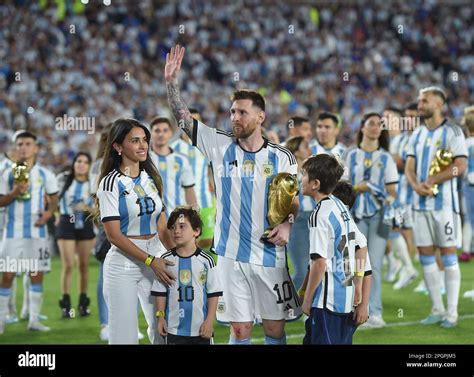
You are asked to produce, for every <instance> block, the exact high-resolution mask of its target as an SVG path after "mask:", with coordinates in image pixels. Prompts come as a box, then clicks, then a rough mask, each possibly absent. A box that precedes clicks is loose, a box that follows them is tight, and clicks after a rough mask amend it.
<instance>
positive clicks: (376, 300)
mask: <svg viewBox="0 0 474 377" xmlns="http://www.w3.org/2000/svg"><path fill="white" fill-rule="evenodd" d="M381 220H382V214H381V213H380V212H378V213H377V214H376V215H375V216H373V217H371V218H367V219H361V220H357V221H356V224H357V227H358V228H359V230H360V231H361V233H362V234H363V235H364V236H365V237H366V238H367V247H368V249H369V258H370V264H371V266H372V286H371V289H370V300H369V314H370V315H378V316H381V315H382V266H383V257H384V255H385V246H386V245H387V235H383V234H382V233H383V231H385V230H387V227H386V225H381Z"/></svg>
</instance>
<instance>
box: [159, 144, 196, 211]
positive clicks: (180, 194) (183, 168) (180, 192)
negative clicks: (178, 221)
mask: <svg viewBox="0 0 474 377" xmlns="http://www.w3.org/2000/svg"><path fill="white" fill-rule="evenodd" d="M170 149H171V148H170ZM150 155H151V158H152V159H153V162H154V163H155V165H156V167H157V168H158V171H159V172H160V175H161V179H162V180H163V194H164V197H163V201H164V204H165V211H166V216H167V217H169V215H170V213H171V211H173V209H175V208H176V207H177V206H180V205H185V204H186V198H185V195H184V189H185V188H188V187H193V186H194V183H195V181H194V175H193V172H192V171H191V168H190V166H189V160H188V158H187V157H186V156H185V155H184V154H181V153H176V152H175V151H173V150H172V149H171V153H170V154H168V155H166V156H163V155H160V154H157V153H155V152H153V151H150Z"/></svg>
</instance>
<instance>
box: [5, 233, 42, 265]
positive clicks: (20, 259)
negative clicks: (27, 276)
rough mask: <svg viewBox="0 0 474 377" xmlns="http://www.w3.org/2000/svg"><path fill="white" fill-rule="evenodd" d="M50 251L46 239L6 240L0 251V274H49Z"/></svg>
mask: <svg viewBox="0 0 474 377" xmlns="http://www.w3.org/2000/svg"><path fill="white" fill-rule="evenodd" d="M49 271H51V250H50V249H49V240H48V238H6V237H4V238H3V240H2V246H1V249H0V272H15V273H20V272H24V273H27V272H31V273H35V272H49Z"/></svg>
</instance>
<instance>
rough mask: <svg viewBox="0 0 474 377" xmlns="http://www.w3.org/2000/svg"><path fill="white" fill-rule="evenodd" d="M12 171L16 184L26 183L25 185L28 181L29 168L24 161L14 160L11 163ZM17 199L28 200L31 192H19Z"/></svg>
mask: <svg viewBox="0 0 474 377" xmlns="http://www.w3.org/2000/svg"><path fill="white" fill-rule="evenodd" d="M12 171H13V181H14V182H15V183H17V184H21V183H26V184H27V185H28V184H29V182H30V170H29V169H28V165H27V164H26V162H23V161H20V162H16V163H14V164H13V165H12ZM16 199H17V200H23V201H26V200H30V199H31V194H30V192H29V191H27V192H24V193H23V194H19V195H18V196H17V197H16Z"/></svg>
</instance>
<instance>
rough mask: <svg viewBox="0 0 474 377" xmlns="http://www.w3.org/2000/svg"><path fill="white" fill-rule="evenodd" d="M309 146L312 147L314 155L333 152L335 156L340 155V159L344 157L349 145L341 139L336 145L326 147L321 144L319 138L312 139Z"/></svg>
mask: <svg viewBox="0 0 474 377" xmlns="http://www.w3.org/2000/svg"><path fill="white" fill-rule="evenodd" d="M309 147H310V148H311V154H312V155H314V156H316V155H318V154H322V153H325V154H332V155H334V156H337V157H339V158H340V159H342V157H343V156H344V152H345V151H346V149H347V147H346V146H345V145H344V144H342V143H341V142H339V141H338V142H337V143H336V145H335V146H334V147H332V148H328V149H326V148H324V147H323V146H322V145H321V144H319V142H318V140H317V139H313V140H311V142H310V143H309Z"/></svg>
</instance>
